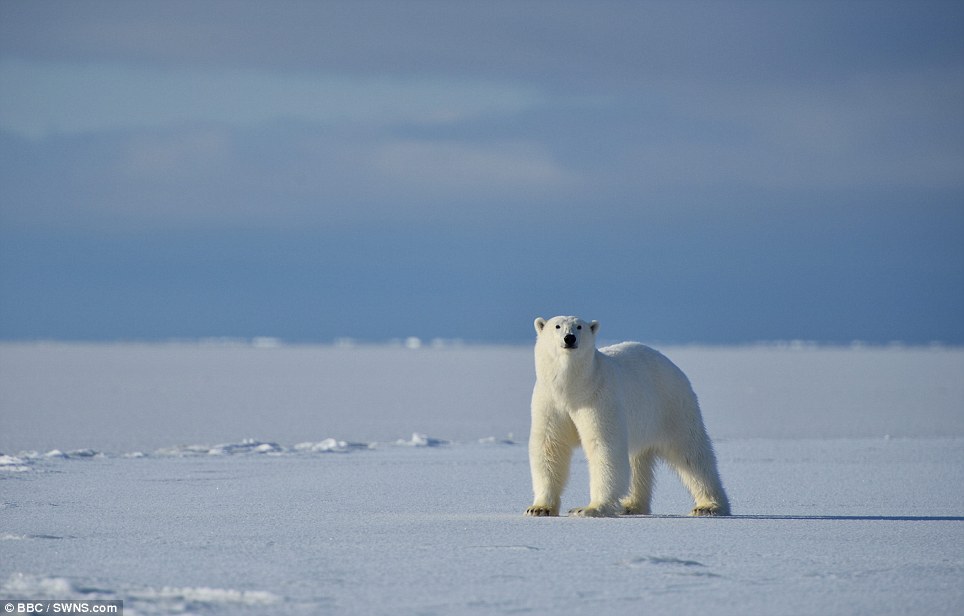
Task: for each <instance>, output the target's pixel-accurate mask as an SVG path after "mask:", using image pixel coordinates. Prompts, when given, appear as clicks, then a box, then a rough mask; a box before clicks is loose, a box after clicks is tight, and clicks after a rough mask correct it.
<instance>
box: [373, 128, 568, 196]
mask: <svg viewBox="0 0 964 616" xmlns="http://www.w3.org/2000/svg"><path fill="white" fill-rule="evenodd" d="M372 163H373V167H374V168H375V170H377V171H378V172H379V173H380V174H381V175H382V176H383V177H385V178H386V179H387V180H389V181H390V182H392V184H393V185H396V186H404V187H407V188H408V189H410V190H413V191H416V192H419V193H422V195H425V194H434V195H436V196H440V197H444V196H448V197H449V198H451V197H454V196H456V195H463V196H464V195H482V196H484V198H490V197H493V196H502V197H505V196H506V195H509V194H512V193H518V192H519V191H524V192H526V193H527V194H530V195H531V194H532V193H536V194H539V193H559V192H560V191H562V190H563V189H565V188H567V187H570V186H572V185H574V184H575V183H576V181H575V174H573V173H572V172H567V171H566V170H565V169H563V168H562V167H561V166H560V165H559V164H558V163H557V162H555V161H554V160H552V158H551V156H550V155H549V154H548V153H547V152H546V151H545V150H544V149H543V148H540V147H539V146H537V145H536V144H533V143H526V142H518V141H515V142H501V143H494V144H488V143H466V142H453V141H424V140H423V141H418V140H406V141H394V142H389V143H385V144H383V145H380V146H378V147H377V148H376V149H375V151H374V153H373V159H372ZM515 199H518V197H515Z"/></svg>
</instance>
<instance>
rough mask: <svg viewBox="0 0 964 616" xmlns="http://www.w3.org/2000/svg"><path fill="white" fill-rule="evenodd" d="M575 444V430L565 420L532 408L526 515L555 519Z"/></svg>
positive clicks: (559, 416)
mask: <svg viewBox="0 0 964 616" xmlns="http://www.w3.org/2000/svg"><path fill="white" fill-rule="evenodd" d="M577 442H578V435H577V434H576V428H575V426H574V425H572V422H571V421H570V420H569V418H568V417H565V416H563V415H558V414H554V413H553V412H552V411H551V410H550V409H540V408H536V407H533V413H532V431H531V433H530V434H529V470H530V471H531V472H532V493H533V499H532V506H531V507H529V508H528V509H526V515H529V516H557V515H559V504H560V501H561V499H562V490H563V489H564V488H565V487H566V481H567V480H568V479H569V462H570V460H571V459H572V450H573V447H575V445H576V443H577Z"/></svg>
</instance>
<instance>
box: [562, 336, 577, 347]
mask: <svg viewBox="0 0 964 616" xmlns="http://www.w3.org/2000/svg"><path fill="white" fill-rule="evenodd" d="M562 342H563V343H564V344H565V346H566V348H567V349H578V348H579V342H578V341H577V340H576V336H575V334H566V335H565V337H564V338H563V339H562Z"/></svg>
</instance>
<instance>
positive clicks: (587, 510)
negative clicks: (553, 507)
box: [569, 506, 616, 518]
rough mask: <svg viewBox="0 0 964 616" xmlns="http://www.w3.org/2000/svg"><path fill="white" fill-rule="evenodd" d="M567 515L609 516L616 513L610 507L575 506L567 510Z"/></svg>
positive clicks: (580, 516)
mask: <svg viewBox="0 0 964 616" xmlns="http://www.w3.org/2000/svg"><path fill="white" fill-rule="evenodd" d="M569 515H571V516H575V517H577V518H611V517H613V516H615V515H616V510H615V509H613V508H612V507H592V506H588V507H576V508H575V509H570V510H569Z"/></svg>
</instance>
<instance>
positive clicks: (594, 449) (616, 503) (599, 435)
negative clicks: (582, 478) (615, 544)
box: [569, 410, 630, 517]
mask: <svg viewBox="0 0 964 616" xmlns="http://www.w3.org/2000/svg"><path fill="white" fill-rule="evenodd" d="M572 419H573V422H574V423H575V425H576V428H577V429H578V431H579V440H580V442H581V443H582V447H583V449H584V450H585V452H586V460H587V461H588V462H589V504H588V505H587V506H585V507H577V508H575V509H571V510H570V511H569V513H570V515H575V516H580V517H607V516H614V515H617V514H618V513H621V512H622V511H623V507H622V504H621V503H620V499H621V498H622V497H623V496H625V495H626V493H627V492H628V491H629V476H630V467H629V451H628V445H627V443H626V431H625V428H624V427H623V426H620V425H618V424H616V423H613V418H612V417H607V416H601V415H600V414H599V413H597V412H595V411H593V410H581V411H578V412H576V413H573V416H572Z"/></svg>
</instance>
